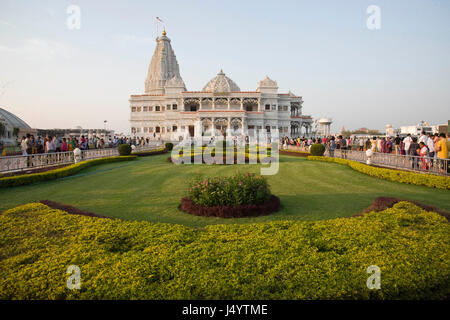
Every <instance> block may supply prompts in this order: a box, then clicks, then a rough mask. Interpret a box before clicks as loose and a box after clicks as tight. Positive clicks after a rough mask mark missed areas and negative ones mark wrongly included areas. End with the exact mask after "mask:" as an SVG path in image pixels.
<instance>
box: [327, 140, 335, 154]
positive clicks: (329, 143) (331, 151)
mask: <svg viewBox="0 0 450 320" xmlns="http://www.w3.org/2000/svg"><path fill="white" fill-rule="evenodd" d="M328 146H329V151H330V157H332V158H333V157H334V150H336V141H335V140H334V137H331V139H330V141H328Z"/></svg>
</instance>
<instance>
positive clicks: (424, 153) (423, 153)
mask: <svg viewBox="0 0 450 320" xmlns="http://www.w3.org/2000/svg"><path fill="white" fill-rule="evenodd" d="M419 148H420V153H419V154H420V166H421V167H422V170H425V171H426V170H428V169H429V164H430V161H429V158H428V147H427V146H426V144H425V143H424V142H423V141H421V142H420V143H419Z"/></svg>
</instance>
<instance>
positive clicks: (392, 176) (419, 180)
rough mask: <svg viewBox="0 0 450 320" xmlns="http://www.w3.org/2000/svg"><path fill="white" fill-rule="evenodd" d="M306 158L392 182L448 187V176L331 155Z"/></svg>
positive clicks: (440, 187) (449, 179) (449, 185)
mask: <svg viewBox="0 0 450 320" xmlns="http://www.w3.org/2000/svg"><path fill="white" fill-rule="evenodd" d="M308 160H318V161H325V162H336V163H340V164H345V165H348V166H349V167H350V168H352V169H354V170H356V171H359V172H362V173H365V174H367V175H369V176H372V177H376V178H380V179H384V180H390V181H394V182H401V183H408V184H415V185H419V186H427V187H431V188H438V189H445V190H449V189H450V177H444V176H437V175H433V174H424V173H416V172H408V171H402V170H394V169H386V168H379V167H372V166H369V165H367V164H364V163H361V162H358V161H353V160H348V159H341V158H331V157H315V156H309V157H308Z"/></svg>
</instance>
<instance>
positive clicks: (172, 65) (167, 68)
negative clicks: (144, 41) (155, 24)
mask: <svg viewBox="0 0 450 320" xmlns="http://www.w3.org/2000/svg"><path fill="white" fill-rule="evenodd" d="M166 34H167V33H166V30H165V29H164V30H163V32H162V36H161V37H158V38H157V39H156V48H155V51H154V52H153V56H152V60H151V62H150V65H149V67H148V74H147V79H146V80H145V93H152V94H164V93H165V85H166V82H167V81H168V80H170V79H172V78H175V79H178V80H179V79H181V76H180V68H179V66H178V61H177V58H176V56H175V52H174V51H173V49H172V46H171V44H170V39H169V38H168V37H167V36H166ZM181 80H182V79H181ZM178 82H179V81H178Z"/></svg>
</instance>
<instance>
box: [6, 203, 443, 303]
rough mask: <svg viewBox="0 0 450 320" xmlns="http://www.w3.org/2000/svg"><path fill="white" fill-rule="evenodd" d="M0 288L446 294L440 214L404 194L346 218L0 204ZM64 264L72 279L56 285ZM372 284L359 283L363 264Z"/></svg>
mask: <svg viewBox="0 0 450 320" xmlns="http://www.w3.org/2000/svg"><path fill="white" fill-rule="evenodd" d="M0 231H1V232H0V243H1V246H0V257H1V259H0V299H27V300H31V299H44V300H47V299H50V300H53V299H58V300H60V299H94V300H97V299H139V300H141V299H142V300H144V299H145V300H147V299H149V300H154V299H193V300H205V299H229V300H238V299H244V300H249V299H261V300H269V299H275V300H278V299H288V300H289V299H295V300H301V299H324V300H328V299H343V300H354V299H405V300H411V299H427V300H430V299H431V300H433V299H446V298H447V299H448V297H449V296H450V269H449V265H450V255H449V253H450V239H449V236H448V235H449V234H450V224H449V223H448V222H447V220H446V219H445V218H444V217H442V216H440V215H438V214H436V213H433V212H427V211H425V210H422V209H420V208H419V207H417V206H415V205H413V204H410V203H405V202H400V203H397V204H395V205H394V206H393V208H391V209H387V210H384V211H382V212H371V213H368V214H365V215H364V216H362V217H357V218H339V219H332V220H320V221H305V222H301V221H297V222H294V221H278V222H266V223H251V224H240V225H237V224H221V225H214V226H208V227H204V228H189V227H184V226H181V225H177V224H167V223H149V222H144V221H125V220H119V219H114V220H112V219H98V218H91V217H85V216H80V215H72V214H67V213H65V212H63V211H60V210H55V209H51V208H49V207H47V206H45V205H43V204H40V203H33V204H27V205H23V206H20V207H17V208H14V209H11V210H7V211H5V212H4V213H3V214H1V215H0ZM69 265H78V266H80V268H81V272H82V275H81V277H82V278H81V281H82V282H81V289H80V290H69V289H67V287H66V285H65V284H66V282H67V279H68V276H69V275H67V274H66V270H67V267H68V266H69ZM370 265H377V266H378V267H380V269H381V277H382V282H381V289H380V290H370V289H368V288H367V285H366V283H367V278H368V277H369V276H370V274H368V273H367V268H368V267H369V266H370Z"/></svg>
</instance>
